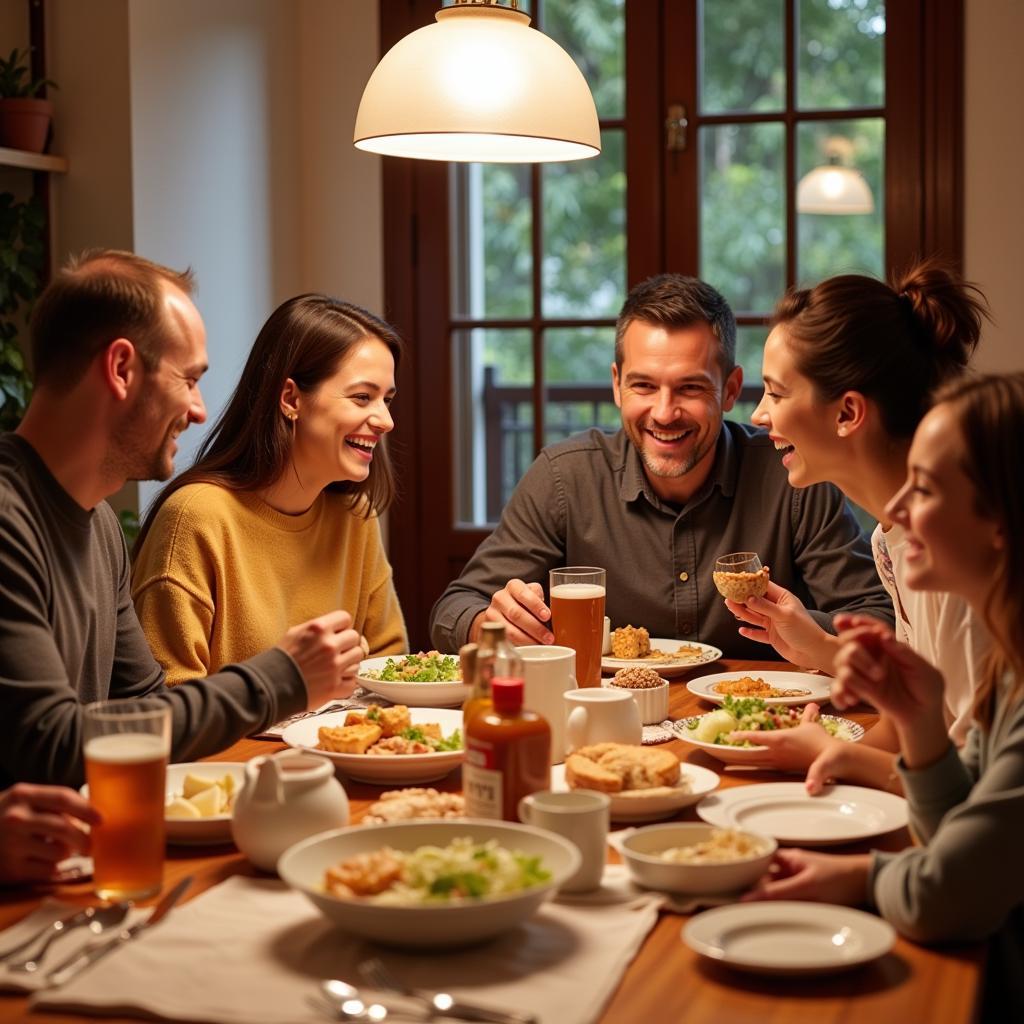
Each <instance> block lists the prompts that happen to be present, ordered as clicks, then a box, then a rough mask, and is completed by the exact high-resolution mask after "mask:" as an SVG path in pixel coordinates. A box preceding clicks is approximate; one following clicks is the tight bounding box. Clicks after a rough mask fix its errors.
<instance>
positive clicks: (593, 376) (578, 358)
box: [544, 327, 620, 444]
mask: <svg viewBox="0 0 1024 1024" xmlns="http://www.w3.org/2000/svg"><path fill="white" fill-rule="evenodd" d="M614 358H615V328H614V327H579V328H560V329H559V330H552V331H547V332H546V333H545V335H544V383H545V387H546V395H545V407H544V443H545V444H552V443H554V442H555V441H562V440H564V439H565V438H567V437H569V436H570V435H571V434H578V433H579V432H580V431H581V430H587V429H588V428H589V427H600V428H601V429H602V430H609V431H610V430H618V428H619V422H620V421H619V410H618V408H617V407H616V405H615V401H614V399H613V398H612V385H611V364H612V360H613V359H614Z"/></svg>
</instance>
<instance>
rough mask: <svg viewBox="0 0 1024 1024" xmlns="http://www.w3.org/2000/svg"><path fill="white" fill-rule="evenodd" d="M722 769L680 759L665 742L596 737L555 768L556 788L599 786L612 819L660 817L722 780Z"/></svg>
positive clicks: (698, 796)
mask: <svg viewBox="0 0 1024 1024" xmlns="http://www.w3.org/2000/svg"><path fill="white" fill-rule="evenodd" d="M718 782H719V779H718V775H717V774H716V773H715V772H713V771H709V770H708V769H707V768H701V767H700V766H699V765H695V764H680V762H679V758H678V757H677V756H676V754H674V753H673V752H672V751H671V750H666V749H665V748H664V747H642V746H634V745H631V744H628V743H594V744H592V745H590V746H586V747H580V748H579V750H576V751H574V752H573V753H572V754H570V755H569V756H568V757H567V758H566V761H565V764H556V765H554V766H553V767H552V768H551V788H552V789H553V790H556V791H558V790H563V791H564V790H567V789H594V790H597V791H598V792H601V793H607V794H608V796H609V798H610V799H611V816H612V820H613V821H626V822H639V821H657V820H658V819H659V818H667V817H669V816H670V815H672V814H675V812H676V811H678V810H679V809H680V808H682V807H689V806H690V805H691V804H695V803H697V801H698V800H700V799H702V798H703V797H704V796H705V795H706V794H708V793H710V792H711V791H712V790H713V789H715V788H717V786H718Z"/></svg>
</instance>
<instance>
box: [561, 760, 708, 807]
mask: <svg viewBox="0 0 1024 1024" xmlns="http://www.w3.org/2000/svg"><path fill="white" fill-rule="evenodd" d="M679 767H680V769H681V771H682V777H681V779H680V781H679V782H677V783H676V785H674V786H658V787H657V788H655V789H636V790H630V791H627V792H625V793H609V794H608V796H609V797H610V798H611V816H612V820H613V821H627V822H640V821H657V820H658V819H660V818H667V817H669V815H672V814H675V812H676V811H678V810H679V809H680V808H682V807H689V806H690V805H691V804H695V803H697V801H698V800H700V799H702V798H703V797H705V796H706V795H707V794H708V793H710V792H711V791H712V790H713V789H717V788H718V783H719V781H720V780H719V778H718V775H717V774H716V773H715V772H713V771H710V770H709V769H707V768H701V767H700V765H696V764H686V763H685V762H684V763H683V764H681V765H680V766H679ZM551 788H552V789H553V790H555V791H556V792H564V791H565V790H567V789H568V788H569V787H568V785H567V784H566V781H565V765H564V764H556V765H553V766H552V768H551Z"/></svg>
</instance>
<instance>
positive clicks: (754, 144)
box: [700, 123, 786, 313]
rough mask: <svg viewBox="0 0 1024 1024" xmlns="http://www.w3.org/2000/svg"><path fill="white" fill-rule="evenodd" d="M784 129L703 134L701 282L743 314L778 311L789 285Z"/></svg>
mask: <svg viewBox="0 0 1024 1024" xmlns="http://www.w3.org/2000/svg"><path fill="white" fill-rule="evenodd" d="M783 139H784V126H783V125H782V124H781V123H772V124H744V125H721V126H713V127H706V128H701V129H700V162H701V169H700V181H701V185H700V188H701V194H700V211H701V214H700V217H701V237H700V276H701V277H702V278H703V279H704V280H705V281H707V282H709V283H710V284H713V285H714V286H715V287H716V288H717V289H718V290H719V291H720V292H722V294H723V295H724V296H725V297H726V298H727V299H728V300H729V302H730V303H731V304H732V307H733V309H734V310H736V311H737V312H761V313H765V312H768V311H769V310H771V308H772V307H773V306H774V305H775V301H776V299H778V297H779V296H780V295H781V294H782V292H783V289H784V288H785V284H786V206H785V172H784V166H785V161H784V154H783Z"/></svg>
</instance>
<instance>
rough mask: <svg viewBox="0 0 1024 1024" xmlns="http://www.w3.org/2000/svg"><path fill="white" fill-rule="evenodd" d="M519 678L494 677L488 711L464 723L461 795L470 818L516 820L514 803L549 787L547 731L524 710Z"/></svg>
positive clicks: (534, 714)
mask: <svg viewBox="0 0 1024 1024" xmlns="http://www.w3.org/2000/svg"><path fill="white" fill-rule="evenodd" d="M523 688H524V687H523V680H522V678H517V679H509V678H503V677H501V676H495V677H494V678H493V679H492V680H491V698H492V701H493V706H492V707H490V708H484V709H481V710H479V711H477V713H476V714H475V715H473V717H472V718H470V719H469V721H468V722H467V723H466V736H465V743H466V760H465V763H464V764H463V766H462V792H463V795H464V796H465V800H466V816H467V817H469V818H494V819H498V820H504V821H518V820H519V813H518V808H519V801H520V800H521V799H522V798H523V797H524V796H526V795H527V794H528V793H536V792H537V791H538V790H542V789H547V788H548V787H549V786H550V784H551V767H550V765H551V727H550V726H549V725H548V723H547V721H546V720H545V719H544V717H543V716H542V715H538V714H537V712H536V711H529V710H527V709H526V708H524V707H523Z"/></svg>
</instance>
